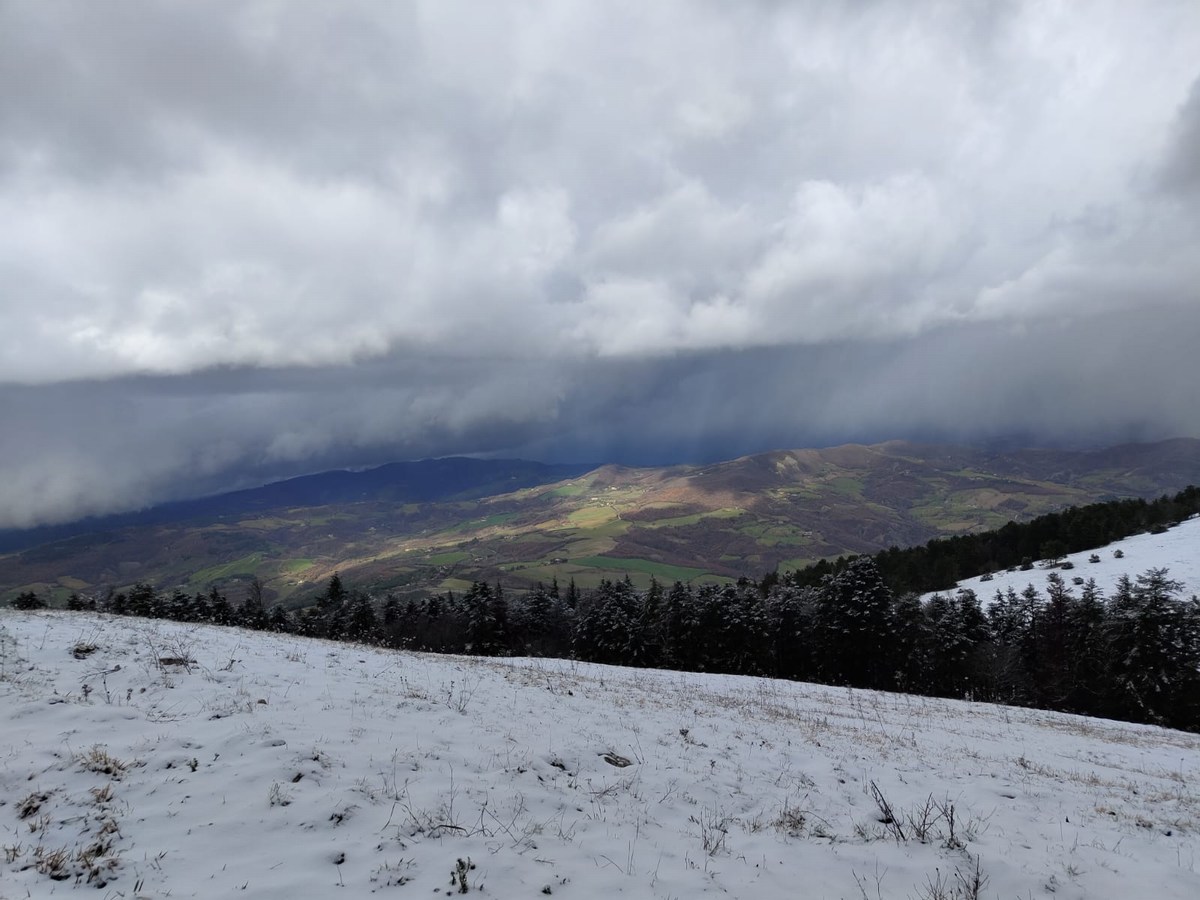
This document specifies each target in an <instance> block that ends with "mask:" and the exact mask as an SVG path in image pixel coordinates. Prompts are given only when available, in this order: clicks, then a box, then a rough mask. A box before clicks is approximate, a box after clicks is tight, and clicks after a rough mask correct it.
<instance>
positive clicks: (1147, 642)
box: [1107, 569, 1200, 728]
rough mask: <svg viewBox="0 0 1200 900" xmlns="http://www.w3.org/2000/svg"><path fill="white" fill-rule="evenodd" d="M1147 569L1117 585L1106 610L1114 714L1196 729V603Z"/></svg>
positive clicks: (1199, 652) (1199, 679)
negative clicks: (1184, 598) (1135, 577)
mask: <svg viewBox="0 0 1200 900" xmlns="http://www.w3.org/2000/svg"><path fill="white" fill-rule="evenodd" d="M1167 574H1168V573H1167V570H1166V569H1149V570H1148V571H1146V572H1145V573H1144V574H1142V575H1139V576H1138V577H1137V581H1136V583H1131V582H1130V581H1129V579H1128V578H1125V579H1123V580H1122V581H1121V582H1120V583H1119V584H1118V585H1117V590H1116V593H1115V594H1114V596H1113V598H1112V600H1111V601H1110V602H1109V606H1108V620H1107V621H1108V632H1109V648H1110V651H1111V657H1112V667H1113V676H1114V695H1113V697H1112V704H1113V708H1114V711H1115V713H1116V714H1118V715H1120V716H1122V717H1123V718H1133V719H1135V720H1141V721H1146V722H1153V723H1160V724H1164V725H1169V726H1173V727H1181V728H1195V727H1197V725H1198V724H1200V602H1198V601H1197V600H1196V598H1195V597H1193V598H1192V599H1191V600H1181V599H1179V596H1178V595H1179V594H1180V593H1181V592H1182V590H1183V585H1182V584H1181V583H1180V582H1178V581H1175V580H1173V579H1171V578H1168V577H1167Z"/></svg>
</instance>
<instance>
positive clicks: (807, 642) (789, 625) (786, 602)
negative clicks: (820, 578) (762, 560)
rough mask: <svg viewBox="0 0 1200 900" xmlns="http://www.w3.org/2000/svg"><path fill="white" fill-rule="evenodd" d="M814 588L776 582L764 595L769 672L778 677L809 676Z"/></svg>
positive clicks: (816, 601) (815, 609) (815, 606)
mask: <svg viewBox="0 0 1200 900" xmlns="http://www.w3.org/2000/svg"><path fill="white" fill-rule="evenodd" d="M818 593H819V592H818V591H817V589H816V588H811V587H797V586H796V585H794V584H791V583H789V582H786V581H780V582H779V583H778V584H777V585H776V586H775V587H774V588H772V590H771V593H770V594H769V595H768V597H767V601H766V604H765V611H766V615H767V634H768V640H769V643H770V652H771V671H772V672H773V673H774V674H775V675H777V676H779V677H780V678H793V679H797V680H799V679H806V678H811V677H812V676H813V659H812V641H813V635H814V634H815V622H816V615H817V603H818Z"/></svg>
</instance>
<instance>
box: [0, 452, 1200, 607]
mask: <svg viewBox="0 0 1200 900" xmlns="http://www.w3.org/2000/svg"><path fill="white" fill-rule="evenodd" d="M588 468H589V467H586V466H554V465H546V464H541V463H532V462H525V461H520V460H475V459H462V458H457V459H455V458H451V459H445V460H425V461H421V462H416V463H395V464H391V465H387V466H381V467H379V468H377V469H371V470H367V471H364V472H331V473H323V474H321V475H312V476H304V477H302V478H296V479H291V480H289V481H284V482H278V483H275V484H271V485H266V486H264V487H262V488H255V489H251V490H246V491H238V492H235V493H232V494H226V495H222V496H218V497H210V498H205V499H203V500H196V501H187V502H184V503H177V504H168V505H166V506H163V507H158V508H155V509H153V510H148V511H146V512H144V513H137V514H130V515H128V516H120V517H113V518H112V519H109V520H103V521H102V522H98V523H88V522H85V523H77V524H76V526H75V527H76V530H75V531H74V532H73V533H71V534H59V535H53V534H52V535H51V536H50V537H49V538H47V537H46V532H45V531H44V530H43V531H41V532H34V533H24V534H12V533H9V534H8V535H5V536H2V538H0V539H3V540H4V541H6V543H5V544H3V545H0V548H2V549H0V599H3V598H5V597H11V596H13V595H14V594H15V592H17V591H20V590H37V591H41V592H46V593H48V594H49V595H51V596H52V597H53V598H55V599H57V600H62V599H65V596H66V595H67V594H68V593H70V592H71V591H81V592H95V591H103V590H106V589H108V588H110V587H112V588H121V587H124V586H128V585H130V584H132V583H134V582H136V581H146V582H148V583H151V584H153V585H154V586H155V587H157V588H159V589H165V590H170V589H173V588H176V587H178V588H180V589H182V590H185V591H189V592H190V591H196V590H207V589H208V588H209V587H211V586H214V585H216V586H218V587H222V589H224V588H225V587H229V588H230V589H231V590H232V591H233V592H234V593H236V592H237V591H240V590H244V588H238V587H237V584H238V583H242V584H244V583H246V582H248V581H249V579H250V578H251V577H254V576H257V577H259V578H261V579H262V581H263V582H264V584H265V585H266V587H267V590H268V593H269V595H270V597H272V598H274V599H277V600H281V601H287V600H289V599H292V600H295V601H296V602H299V601H300V600H302V599H303V598H304V597H306V596H309V595H311V594H312V593H313V592H315V591H316V589H317V586H318V585H319V584H321V583H322V582H323V581H325V580H327V579H328V578H329V576H330V575H331V574H332V573H333V572H335V571H337V572H340V573H341V574H342V576H343V577H344V578H346V579H347V580H348V581H349V582H352V583H354V584H357V585H361V586H362V587H365V588H368V589H370V590H372V591H375V592H377V593H384V592H396V593H398V594H400V595H405V594H421V595H425V594H429V593H433V592H440V591H445V590H463V589H464V588H466V587H468V586H469V585H470V583H471V582H472V581H473V580H478V579H486V580H490V581H497V580H498V581H502V582H504V583H505V584H507V585H510V586H512V587H514V588H517V589H520V588H523V587H527V586H531V585H533V584H535V583H537V582H539V581H542V582H546V583H548V582H550V581H551V580H553V579H557V580H559V581H560V582H561V583H566V582H568V581H570V580H575V581H576V582H577V583H578V584H579V585H580V586H581V587H585V586H592V585H594V584H596V583H598V581H599V580H600V579H602V578H606V577H607V578H622V577H625V576H626V575H628V576H629V577H631V578H632V579H633V580H634V582H635V583H636V584H638V585H639V586H644V584H646V583H648V582H649V579H650V578H652V577H653V578H657V579H658V580H659V581H666V582H671V581H674V580H691V579H697V578H699V579H715V580H726V579H736V578H738V577H741V576H748V577H752V578H757V577H761V576H763V575H764V574H766V573H767V572H770V571H773V570H775V569H777V568H778V569H789V568H799V567H802V566H804V565H807V564H808V563H811V562H814V561H816V560H819V559H822V558H828V557H833V556H837V555H840V554H845V553H873V552H876V551H878V550H882V549H886V548H888V547H892V546H900V547H903V546H912V545H916V544H924V543H925V542H926V541H928V540H930V539H931V538H934V537H939V536H952V535H955V534H964V533H968V532H973V531H979V530H983V529H987V528H995V527H999V526H1001V525H1004V524H1006V523H1007V522H1009V521H1012V520H1022V521H1023V520H1028V519H1031V518H1034V517H1035V516H1038V515H1041V514H1043V513H1046V512H1052V511H1056V510H1059V509H1063V508H1065V507H1067V506H1079V505H1084V504H1087V503H1092V502H1095V501H1098V500H1110V499H1117V498H1126V497H1131V498H1138V497H1140V498H1150V497H1156V496H1160V495H1162V494H1164V493H1175V492H1177V491H1179V490H1182V489H1183V488H1185V487H1187V486H1188V485H1190V484H1200V441H1197V440H1194V439H1186V438H1185V439H1177V440H1171V441H1163V442H1160V443H1156V444H1131V445H1125V446H1120V447H1113V448H1108V449H1104V450H1096V451H1061V450H1013V451H990V450H978V449H973V448H969V447H957V446H945V445H928V444H912V443H905V442H898V441H893V442H888V443H883V444H876V445H871V446H865V445H845V446H841V447H832V448H826V449H820V450H814V449H804V450H777V451H771V452H768V453H761V454H756V455H753V456H746V457H741V458H739V459H734V460H728V461H725V462H719V463H713V464H710V465H699V466H695V465H681V466H668V467H660V468H628V467H622V466H616V465H605V466H601V467H599V468H593V469H590V471H585V470H586V469H588ZM89 525H90V526H92V527H90V528H89V527H87V526H89ZM97 526H100V527H97ZM37 538H42V539H41V540H37Z"/></svg>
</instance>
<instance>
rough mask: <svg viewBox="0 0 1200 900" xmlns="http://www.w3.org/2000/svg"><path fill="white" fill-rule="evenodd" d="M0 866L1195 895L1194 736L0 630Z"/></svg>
mask: <svg viewBox="0 0 1200 900" xmlns="http://www.w3.org/2000/svg"><path fill="white" fill-rule="evenodd" d="M885 808H886V809H888V810H890V811H891V818H892V821H891V822H890V823H889V822H886V821H884V820H885V819H886V818H887V816H886V815H885V814H884V813H883V812H882V810H883V809H885ZM0 847H2V848H3V851H2V852H3V857H2V858H0V897H3V898H7V900H14V898H24V897H48V896H60V895H64V894H68V893H70V892H72V891H73V890H81V891H84V892H85V894H86V895H87V896H99V897H111V898H117V897H130V898H132V897H167V896H170V897H173V898H184V897H213V898H226V897H233V896H249V897H256V898H259V897H261V898H276V897H277V898H310V897H311V898H325V897H333V896H339V894H340V895H341V896H347V897H359V896H366V895H368V894H371V893H374V894H380V895H384V896H396V897H405V896H410V897H420V896H425V897H428V896H430V895H431V894H433V893H439V894H448V893H463V892H465V893H472V894H475V893H478V894H479V895H480V896H492V897H502V898H519V897H536V896H544V895H554V896H560V897H574V898H599V897H611V896H616V895H623V896H629V897H661V898H688V897H694V896H698V895H714V896H715V895H728V896H732V897H753V898H762V900H771V898H777V897H778V898H789V900H794V898H796V897H813V898H819V897H827V898H838V897H845V898H861V897H864V896H865V897H869V898H891V897H895V898H930V897H945V898H954V897H972V896H980V897H988V898H991V897H1000V898H1005V900H1010V898H1018V897H1019V898H1032V897H1048V896H1051V895H1053V896H1054V897H1059V898H1062V897H1079V898H1083V897H1088V898H1098V897H1129V896H1152V897H1155V898H1169V897H1177V898H1194V897H1197V896H1200V872H1198V871H1197V865H1198V863H1200V860H1198V858H1197V857H1198V855H1200V736H1195V735H1189V734H1183V733H1179V732H1171V731H1165V730H1162V729H1158V728H1153V727H1147V726H1135V725H1124V724H1117V723H1113V722H1107V721H1100V720H1087V719H1082V718H1078V717H1073V716H1067V715H1059V714H1054V713H1048V712H1038V711H1029V710H1018V709H1006V708H1001V707H992V706H986V705H982V704H971V703H961V702H952V701H941V700H929V699H922V698H913V697H907V696H903V695H893V694H880V693H872V692H867V691H851V690H845V689H836V688H826V687H815V686H812V685H805V684H795V683H788V682H779V681H772V680H767V679H758V678H744V677H733V676H706V675H685V674H679V673H672V672H654V671H639V670H634V669H618V668H610V667H605V666H597V665H585V664H575V663H570V662H557V661H555V662H551V661H538V660H529V659H518V660H489V659H468V658H460V657H437V656H429V655H420V654H408V653H394V652H389V651H384V650H378V649H364V648H358V647H354V646H348V645H338V644H333V643H327V642H322V641H313V640H306V639H301V638H294V637H276V636H271V635H264V634H261V633H251V632H243V631H239V630H233V629H228V630H225V629H218V628H212V627H201V626H195V625H183V624H176V623H170V622H160V621H144V620H137V619H127V618H106V617H103V616H98V615H94V614H68V613H63V612H37V613H18V612H14V611H11V610H3V611H0ZM976 872H978V878H979V879H981V880H984V883H983V886H982V888H981V889H979V890H976V888H975V887H974V886H973V884H974V882H975V880H976ZM58 879H61V880H58ZM89 882H90V883H89ZM99 885H103V887H102V888H101V889H100V890H99V892H97V890H96V887H97V886H99ZM243 892H244V893H243Z"/></svg>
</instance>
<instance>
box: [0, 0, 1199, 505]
mask: <svg viewBox="0 0 1200 900" xmlns="http://www.w3.org/2000/svg"><path fill="white" fill-rule="evenodd" d="M0 238H2V240H0V415H3V422H4V426H5V427H4V428H3V430H2V432H0V461H2V464H3V470H2V471H3V478H2V480H0V527H3V526H14V525H28V524H34V523H41V522H50V521H61V520H64V519H70V518H73V517H76V516H79V515H82V514H90V513H97V512H105V511H113V510H118V509H125V508H131V507H137V506H139V505H142V504H145V503H149V502H153V501H156V500H160V499H163V498H166V497H178V496H186V495H189V494H194V493H197V492H207V491H214V490H218V489H222V488H225V487H230V486H234V485H243V484H247V483H252V482H254V481H257V480H262V479H267V478H271V477H278V476H282V475H288V474H295V473H299V472H304V471H312V470H317V469H322V468H328V467H334V466H359V465H369V464H372V463H379V462H384V461H387V460H390V459H401V458H412V457H419V456H426V455H443V454H451V453H492V454H497V453H502V454H510V455H521V456H527V457H534V458H541V459H547V460H575V461H579V460H589V461H591V460H595V461H607V460H617V461H624V462H630V463H641V462H646V463H649V462H665V461H672V460H684V459H688V460H699V459H712V458H719V457H723V456H729V455H736V454H739V453H745V452H752V451H755V450H764V449H769V448H771V447H778V446H819V445H828V444H832V443H839V442H842V441H848V440H861V441H872V440H884V439H889V438H894V437H912V438H942V439H953V440H959V441H971V442H978V441H992V440H1008V441H1014V440H1015V441H1022V442H1025V443H1059V444H1061V443H1070V444H1089V443H1102V442H1116V441H1122V440H1134V439H1150V438H1157V437H1164V436H1175V435H1198V434H1200V390H1198V389H1197V384H1198V383H1200V373H1198V371H1197V366H1196V359H1197V348H1198V339H1200V250H1198V249H1197V248H1200V4H1197V3H1196V2H1195V0H1178V2H1172V0H1150V2H1147V3H1144V4H1132V3H1128V2H1124V0H1119V2H1101V0H1097V2H1091V0H1080V2H1046V0H1034V2H1019V0H1014V2H991V3H988V2H984V3H971V4H966V3H947V2H914V0H903V2H861V3H857V2H856V3H844V4H830V3H826V2H770V0H758V2H749V0H747V2H741V3H724V2H716V0H690V2H686V3H684V2H672V0H655V2H653V3H647V2H644V0H638V2H622V0H591V2H572V0H545V2H522V0H509V2H503V3H490V2H489V3H484V2H469V3H467V2H456V0H430V2H420V0H412V2H377V3H375V2H346V0H339V2H336V3H334V2H330V3H318V2H315V0H313V2H275V0H262V2H254V0H251V2H242V0H237V2H216V0H210V2H205V3H198V4H182V3H174V2H150V0H145V2H143V0H128V2H126V0H106V2H103V3H90V2H84V0H77V2H66V0H28V2H23V0H0Z"/></svg>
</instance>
